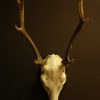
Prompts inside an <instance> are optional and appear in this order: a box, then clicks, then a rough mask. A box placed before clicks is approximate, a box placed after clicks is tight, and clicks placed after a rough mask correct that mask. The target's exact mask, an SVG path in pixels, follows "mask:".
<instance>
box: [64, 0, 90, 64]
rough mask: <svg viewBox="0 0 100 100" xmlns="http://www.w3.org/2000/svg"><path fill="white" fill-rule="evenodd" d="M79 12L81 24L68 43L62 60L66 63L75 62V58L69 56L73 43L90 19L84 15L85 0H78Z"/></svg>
mask: <svg viewBox="0 0 100 100" xmlns="http://www.w3.org/2000/svg"><path fill="white" fill-rule="evenodd" d="M78 13H79V24H78V26H77V28H76V29H75V31H74V32H73V35H72V37H71V39H70V41H69V44H68V47H67V50H66V55H65V58H64V59H63V62H62V63H63V64H64V65H67V64H69V63H73V62H74V59H73V58H71V59H70V57H69V54H70V51H71V48H72V43H73V41H74V40H75V37H76V36H77V34H78V33H79V32H80V30H81V28H82V26H83V24H84V23H85V22H87V20H88V18H85V17H84V10H83V0H78Z"/></svg>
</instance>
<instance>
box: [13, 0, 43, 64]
mask: <svg viewBox="0 0 100 100" xmlns="http://www.w3.org/2000/svg"><path fill="white" fill-rule="evenodd" d="M17 2H18V6H19V10H20V27H17V26H16V25H15V28H16V29H17V30H18V31H19V32H21V33H22V35H23V36H24V37H25V38H26V39H27V41H28V42H29V44H30V45H31V47H32V48H33V49H34V50H35V52H36V55H37V60H35V63H36V64H42V63H43V59H42V57H41V55H40V53H39V51H38V49H37V47H36V45H35V43H34V42H33V40H32V39H31V37H30V36H29V34H28V33H27V31H26V30H25V26H24V0H17Z"/></svg>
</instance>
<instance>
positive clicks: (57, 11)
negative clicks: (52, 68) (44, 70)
mask: <svg viewBox="0 0 100 100" xmlns="http://www.w3.org/2000/svg"><path fill="white" fill-rule="evenodd" d="M0 10H1V11H0V53H1V54H0V58H1V60H0V69H1V70H0V71H1V72H0V74H1V75H0V76H1V78H0V83H1V85H0V86H1V87H0V90H1V92H2V93H1V96H0V100H48V97H47V94H46V92H45V91H44V89H43V87H42V85H41V82H40V79H39V75H40V66H37V65H35V64H34V60H35V58H36V56H35V52H33V51H32V49H31V47H30V46H29V45H28V43H27V42H26V41H25V39H24V38H23V37H22V36H21V35H20V33H19V32H17V31H16V29H15V28H14V25H15V24H18V23H19V9H18V6H17V2H16V0H1V1H0ZM84 10H85V16H87V17H89V18H90V20H89V22H88V23H87V24H85V25H84V28H83V29H82V30H81V32H80V34H79V35H78V36H77V38H76V40H75V42H74V44H73V49H72V52H71V56H73V57H74V58H75V63H74V64H73V65H71V66H70V67H69V68H68V69H67V70H66V71H67V74H68V81H67V83H66V84H65V86H64V88H63V90H62V92H61V94H60V97H59V100H100V44H99V43H100V0H84ZM77 24H78V13H77V0H25V26H26V29H27V30H28V32H29V33H30V35H31V37H32V39H33V40H34V41H35V43H36V45H37V47H38V49H39V50H40V52H41V54H42V55H43V57H45V56H46V55H48V54H52V53H55V54H59V55H60V56H61V57H63V56H64V54H65V50H66V47H67V45H68V41H69V39H70V37H71V36H72V33H73V31H74V30H75V28H76V26H77Z"/></svg>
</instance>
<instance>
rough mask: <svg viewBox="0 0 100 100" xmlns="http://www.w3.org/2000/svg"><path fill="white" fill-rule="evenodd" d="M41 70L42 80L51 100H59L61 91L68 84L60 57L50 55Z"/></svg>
mask: <svg viewBox="0 0 100 100" xmlns="http://www.w3.org/2000/svg"><path fill="white" fill-rule="evenodd" d="M44 61H45V64H44V65H43V66H42V69H41V80H42V83H43V86H44V88H45V90H46V91H47V93H48V96H49V98H50V100H58V97H59V94H60V91H61V89H62V87H63V85H64V83H65V82H66V74H65V67H64V66H63V65H62V58H61V57H60V56H58V55H54V54H52V55H49V56H47V57H46V59H44Z"/></svg>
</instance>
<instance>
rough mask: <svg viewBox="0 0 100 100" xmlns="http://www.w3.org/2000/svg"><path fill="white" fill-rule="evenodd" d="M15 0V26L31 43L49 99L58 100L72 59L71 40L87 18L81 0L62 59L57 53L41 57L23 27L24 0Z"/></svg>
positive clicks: (80, 0)
mask: <svg viewBox="0 0 100 100" xmlns="http://www.w3.org/2000/svg"><path fill="white" fill-rule="evenodd" d="M17 2H18V5H19V9H20V25H21V26H20V27H17V26H15V27H16V29H17V30H18V31H19V32H21V33H22V35H23V36H24V37H25V38H26V39H27V40H28V43H29V44H30V45H31V47H32V49H33V50H35V52H36V55H37V60H35V63H36V64H40V65H41V81H42V83H43V86H44V88H45V90H46V91H47V93H48V96H49V99H50V100H58V97H59V94H60V92H61V90H62V88H63V85H64V84H65V82H66V73H65V67H66V66H68V65H69V64H70V63H72V62H73V59H70V58H69V52H70V50H71V47H72V42H73V40H74V39H75V37H76V36H77V34H78V33H79V31H80V29H81V28H82V26H83V24H84V23H85V22H86V21H87V19H85V17H84V11H83V0H78V9H79V10H78V11H79V24H78V26H77V28H76V29H75V31H74V33H73V35H72V37H71V39H70V41H69V44H68V47H67V50H66V54H65V57H64V58H63V59H62V58H61V57H60V56H59V55H55V54H52V55H48V56H47V57H46V58H45V59H42V57H41V55H40V53H39V51H38V49H37V47H36V45H35V43H34V42H33V40H32V39H31V37H30V36H29V34H28V33H27V31H26V30H25V27H24V0H17Z"/></svg>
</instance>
